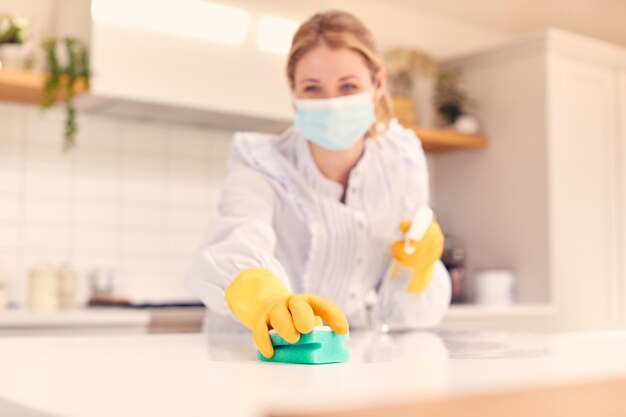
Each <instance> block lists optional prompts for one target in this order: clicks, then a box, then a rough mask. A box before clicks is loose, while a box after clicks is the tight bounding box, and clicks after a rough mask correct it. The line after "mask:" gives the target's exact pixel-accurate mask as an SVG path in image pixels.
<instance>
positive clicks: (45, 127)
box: [0, 103, 233, 304]
mask: <svg viewBox="0 0 626 417" xmlns="http://www.w3.org/2000/svg"><path fill="white" fill-rule="evenodd" d="M63 117H64V114H63V109H62V108H55V109H53V110H51V111H49V112H45V113H42V112H41V110H40V109H39V108H37V107H32V106H22V105H16V104H10V103H0V269H1V270H2V271H4V276H5V279H6V280H7V281H8V282H7V288H8V295H9V300H10V301H12V302H14V303H18V304H22V303H23V302H24V301H25V294H26V287H27V275H28V272H29V270H30V269H31V268H32V267H33V266H35V265H36V264H38V263H42V262H51V263H56V264H61V263H64V262H70V263H71V264H72V265H74V267H75V268H76V269H77V272H78V273H79V277H80V278H81V283H80V287H81V288H83V289H86V288H87V283H86V281H85V277H86V276H87V273H88V272H89V271H91V270H93V269H96V268H107V269H113V270H114V271H115V273H116V282H117V284H118V285H117V288H118V290H119V292H120V295H123V296H128V297H130V298H132V299H137V300H142V301H146V300H154V301H158V300H173V299H182V298H189V297H191V295H190V294H188V293H187V292H186V291H185V290H184V289H183V288H182V286H181V284H182V280H183V276H184V273H185V271H186V269H187V267H188V264H189V261H190V259H191V256H192V252H193V251H194V250H195V249H196V247H197V246H198V244H199V243H200V241H201V239H202V235H203V233H204V231H205V230H206V229H207V227H208V225H209V223H210V222H211V220H212V219H213V218H214V217H215V215H216V213H217V204H218V200H219V195H220V192H221V186H222V184H223V181H224V179H225V175H226V160H227V158H228V154H229V152H230V143H231V139H232V133H233V132H230V131H224V130H217V129H210V128H204V127H197V126H183V125H176V124H165V123H157V122H149V121H143V120H137V119H126V118H114V117H103V116H99V115H95V114H79V127H80V131H79V134H78V137H77V142H78V147H77V148H76V149H74V150H72V151H70V152H69V153H64V152H62V132H63ZM83 299H84V297H83Z"/></svg>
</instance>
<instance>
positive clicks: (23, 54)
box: [0, 43, 32, 70]
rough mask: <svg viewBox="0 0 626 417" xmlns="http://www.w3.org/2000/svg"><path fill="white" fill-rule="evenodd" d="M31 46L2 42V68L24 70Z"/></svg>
mask: <svg viewBox="0 0 626 417" xmlns="http://www.w3.org/2000/svg"><path fill="white" fill-rule="evenodd" d="M31 53H32V48H31V46H30V45H28V44H16V43H4V44H2V45H0V63H1V64H2V69H10V70H25V69H26V67H27V65H28V60H29V59H30V56H31Z"/></svg>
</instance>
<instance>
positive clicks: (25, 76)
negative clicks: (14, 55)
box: [0, 69, 87, 105]
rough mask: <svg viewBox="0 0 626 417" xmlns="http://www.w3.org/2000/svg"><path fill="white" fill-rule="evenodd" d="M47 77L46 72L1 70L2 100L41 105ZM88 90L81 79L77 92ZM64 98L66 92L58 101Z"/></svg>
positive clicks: (0, 88)
mask: <svg viewBox="0 0 626 417" xmlns="http://www.w3.org/2000/svg"><path fill="white" fill-rule="evenodd" d="M47 77H48V75H47V74H46V73H44V72H35V71H16V70H8V69H3V70H0V101H11V102H16V103H23V104H35V105H40V104H41V103H42V101H43V96H44V88H45V85H46V79H47ZM86 90H87V88H86V85H85V83H84V82H83V81H81V80H79V82H77V84H76V88H75V91H76V93H77V94H79V93H82V92H84V91H86ZM64 99H65V96H64V94H59V97H58V101H62V100H64Z"/></svg>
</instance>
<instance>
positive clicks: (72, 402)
mask: <svg viewBox="0 0 626 417" xmlns="http://www.w3.org/2000/svg"><path fill="white" fill-rule="evenodd" d="M351 337H352V340H350V341H349V342H348V346H349V348H350V349H351V351H352V359H351V361H350V362H348V363H345V364H335V365H317V366H306V365H292V364H272V363H263V362H260V361H258V360H257V359H256V357H255V353H254V349H253V345H252V342H251V338H250V336H249V335H247V334H211V335H203V334H184V335H183V334H170V335H132V336H81V337H74V336H72V337H48V338H44V337H41V338H35V337H29V338H17V337H15V338H3V339H0V353H1V354H0V370H1V372H2V378H0V415H2V416H4V415H11V416H12V417H25V416H28V417H35V416H39V417H42V416H64V417H79V416H80V417H84V416H106V417H110V416H127V415H128V416H143V415H146V416H148V415H149V416H151V417H156V416H178V415H180V416H186V417H193V416H207V415H211V416H222V415H223V416H228V417H244V416H261V415H267V413H268V412H277V413H288V412H302V411H316V410H321V411H324V410H327V409H329V410H334V409H338V408H339V409H341V408H351V407H370V406H383V405H386V404H392V403H403V402H419V401H428V400H432V399H439V400H442V399H443V400H448V399H450V400H451V399H454V398H456V397H458V396H463V395H481V394H484V393H494V392H504V391H506V390H513V389H520V388H528V387H539V388H541V387H549V386H557V385H559V384H563V383H568V384H569V383H576V382H585V381H596V380H598V381H600V380H604V379H605V378H615V377H617V378H625V377H626V354H625V353H624V352H626V331H622V332H617V331H616V332H589V333H562V334H520V333H501V332H497V333H494V332H487V333H483V332H460V331H443V330H441V331H438V332H410V333H404V334H394V335H387V336H381V335H378V334H374V333H370V332H354V333H353V334H352V335H351ZM624 380H626V379H621V380H620V381H624ZM621 387H622V388H624V386H623V385H622V386H621ZM603 392H609V391H607V390H603ZM576 398H578V396H577V397H572V399H573V400H574V399H576ZM607 401H608V402H609V403H610V401H612V399H609V400H607ZM622 403H623V401H621V402H620V404H621V405H618V403H617V402H616V404H615V407H619V406H621V407H623V406H624V405H623V404H622ZM600 405H604V406H606V405H607V404H600ZM609 405H610V406H611V407H613V404H609ZM622 411H624V412H626V410H622ZM355 415H356V414H355ZM422 415H426V414H422ZM437 415H448V414H437ZM466 415H474V414H471V413H469V414H466ZM494 415H495V414H494ZM502 415H504V414H502ZM507 415H513V414H507ZM580 415H585V414H580ZM587 415H596V416H597V415H605V414H593V413H592V414H587Z"/></svg>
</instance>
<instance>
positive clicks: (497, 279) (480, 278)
mask: <svg viewBox="0 0 626 417" xmlns="http://www.w3.org/2000/svg"><path fill="white" fill-rule="evenodd" d="M475 283H476V287H475V290H476V291H475V292H476V304H480V305H489V306H510V305H511V304H513V302H514V291H515V274H514V273H513V271H511V270H508V269H485V270H481V271H478V272H477V273H476V280H475Z"/></svg>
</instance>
